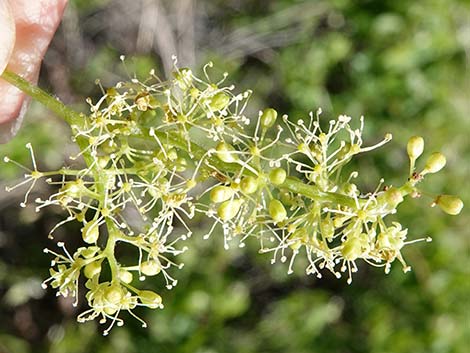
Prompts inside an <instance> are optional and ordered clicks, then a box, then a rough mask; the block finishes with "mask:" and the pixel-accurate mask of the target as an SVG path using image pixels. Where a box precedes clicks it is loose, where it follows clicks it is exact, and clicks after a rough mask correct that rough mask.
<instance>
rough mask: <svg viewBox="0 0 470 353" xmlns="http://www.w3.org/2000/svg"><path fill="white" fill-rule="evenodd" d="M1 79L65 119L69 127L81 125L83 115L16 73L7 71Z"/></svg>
mask: <svg viewBox="0 0 470 353" xmlns="http://www.w3.org/2000/svg"><path fill="white" fill-rule="evenodd" d="M1 78H2V79H4V80H5V81H7V82H8V83H11V84H12V85H13V86H16V87H17V88H18V89H20V90H21V91H23V92H24V93H26V94H27V95H28V96H30V97H32V98H33V99H34V100H36V101H38V102H40V103H42V104H43V105H44V106H45V107H46V108H48V109H50V110H51V111H53V112H54V113H56V114H57V115H58V116H60V117H61V118H63V119H64V120H65V121H66V122H67V123H68V124H69V125H74V124H80V122H81V121H82V120H83V114H80V113H77V112H76V111H74V110H72V109H70V108H69V107H68V106H66V105H65V104H64V103H62V102H61V101H59V100H58V99H56V98H54V97H52V96H51V95H50V94H48V93H47V92H45V91H43V90H42V89H40V88H39V87H37V86H34V85H32V84H31V83H30V82H28V81H27V80H25V79H24V78H23V77H21V76H19V75H17V74H15V73H14V72H11V71H8V70H5V71H4V72H3V74H2V75H1Z"/></svg>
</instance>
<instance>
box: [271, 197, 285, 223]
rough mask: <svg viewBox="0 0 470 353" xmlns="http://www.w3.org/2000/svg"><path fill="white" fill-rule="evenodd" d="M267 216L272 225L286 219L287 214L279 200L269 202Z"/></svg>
mask: <svg viewBox="0 0 470 353" xmlns="http://www.w3.org/2000/svg"><path fill="white" fill-rule="evenodd" d="M269 215H270V216H271V218H272V219H273V221H274V223H280V222H282V221H283V220H285V219H286V218H287V212H286V209H285V208H284V205H283V204H282V203H281V201H279V200H271V202H270V203H269Z"/></svg>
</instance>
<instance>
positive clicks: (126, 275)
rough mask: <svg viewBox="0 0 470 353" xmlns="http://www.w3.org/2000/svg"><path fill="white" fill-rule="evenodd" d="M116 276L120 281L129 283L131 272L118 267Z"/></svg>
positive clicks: (131, 277)
mask: <svg viewBox="0 0 470 353" xmlns="http://www.w3.org/2000/svg"><path fill="white" fill-rule="evenodd" d="M118 276H119V279H120V280H121V281H122V282H124V283H128V284H129V283H131V282H132V279H133V276H132V273H130V272H129V271H127V270H123V269H119V272H118Z"/></svg>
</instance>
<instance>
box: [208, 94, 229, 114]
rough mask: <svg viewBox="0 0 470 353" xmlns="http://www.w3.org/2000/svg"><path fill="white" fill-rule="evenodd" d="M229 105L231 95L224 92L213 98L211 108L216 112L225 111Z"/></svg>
mask: <svg viewBox="0 0 470 353" xmlns="http://www.w3.org/2000/svg"><path fill="white" fill-rule="evenodd" d="M229 103H230V97H229V95H228V94H226V93H224V92H219V93H217V94H216V95H215V96H214V97H212V99H211V102H210V103H209V106H210V107H211V108H212V109H214V110H224V109H225V108H226V107H227V106H228V104H229Z"/></svg>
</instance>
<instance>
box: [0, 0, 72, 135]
mask: <svg viewBox="0 0 470 353" xmlns="http://www.w3.org/2000/svg"><path fill="white" fill-rule="evenodd" d="M66 3H67V0H34V1H32V0H0V74H1V73H3V71H4V70H5V69H6V68H8V70H10V71H13V72H15V73H16V74H18V75H20V76H22V77H23V78H25V79H26V80H28V81H30V82H32V83H36V81H37V79H38V75H39V69H40V66H41V61H42V58H43V56H44V54H45V52H46V50H47V47H48V46H49V43H50V42H51V39H52V36H53V35H54V33H55V31H56V29H57V26H58V24H59V22H60V20H61V18H62V14H63V11H64V8H65V5H66ZM28 101H29V99H28V98H27V97H26V96H25V94H24V93H22V92H21V91H20V90H18V89H17V88H15V87H14V86H12V85H10V84H9V83H7V82H5V81H3V80H1V79H0V102H1V104H0V143H3V142H6V141H8V139H9V138H10V137H11V136H13V135H14V134H15V133H16V131H17V130H18V128H19V126H20V124H21V120H22V118H23V116H24V114H25V112H26V110H27V105H28Z"/></svg>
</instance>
